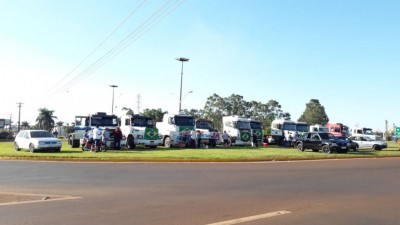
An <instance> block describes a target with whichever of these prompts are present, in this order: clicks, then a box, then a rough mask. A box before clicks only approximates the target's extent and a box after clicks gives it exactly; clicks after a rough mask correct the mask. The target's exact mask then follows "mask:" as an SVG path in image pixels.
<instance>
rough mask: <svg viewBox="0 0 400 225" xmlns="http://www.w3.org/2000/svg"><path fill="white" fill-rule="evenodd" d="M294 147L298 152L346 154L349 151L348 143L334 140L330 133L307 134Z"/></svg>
mask: <svg viewBox="0 0 400 225" xmlns="http://www.w3.org/2000/svg"><path fill="white" fill-rule="evenodd" d="M295 146H296V148H297V149H298V150H299V151H304V150H305V149H312V150H313V151H314V152H318V151H319V150H322V151H323V152H325V153H331V152H338V153H347V152H348V151H349V147H350V143H349V142H348V141H347V140H341V139H338V138H336V137H335V136H334V135H333V134H331V133H327V132H309V133H308V134H307V137H306V138H304V139H303V140H297V141H296V143H295Z"/></svg>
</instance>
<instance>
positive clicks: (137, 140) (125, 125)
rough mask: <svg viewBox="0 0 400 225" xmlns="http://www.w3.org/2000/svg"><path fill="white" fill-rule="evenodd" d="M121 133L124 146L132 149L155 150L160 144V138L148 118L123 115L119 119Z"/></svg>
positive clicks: (152, 122)
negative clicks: (124, 142)
mask: <svg viewBox="0 0 400 225" xmlns="http://www.w3.org/2000/svg"><path fill="white" fill-rule="evenodd" d="M120 127H121V131H122V134H123V135H124V136H125V137H126V145H127V147H128V148H129V149H133V148H135V147H136V145H142V146H145V147H150V148H157V146H158V145H161V144H162V140H161V136H160V135H159V133H158V129H157V128H156V127H155V125H154V120H153V118H151V117H148V116H142V115H125V116H122V117H121V125H120Z"/></svg>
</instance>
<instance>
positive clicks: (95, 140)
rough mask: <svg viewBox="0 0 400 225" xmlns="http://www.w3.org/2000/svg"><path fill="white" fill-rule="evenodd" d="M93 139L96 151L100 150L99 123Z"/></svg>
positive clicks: (94, 130)
mask: <svg viewBox="0 0 400 225" xmlns="http://www.w3.org/2000/svg"><path fill="white" fill-rule="evenodd" d="M93 139H94V146H95V151H98V150H100V140H101V130H100V128H99V125H97V126H96V128H94V129H93Z"/></svg>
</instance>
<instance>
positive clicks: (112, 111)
mask: <svg viewBox="0 0 400 225" xmlns="http://www.w3.org/2000/svg"><path fill="white" fill-rule="evenodd" d="M110 87H112V89H113V96H112V106H111V114H112V115H114V89H115V88H116V87H118V86H117V85H114V84H112V85H110Z"/></svg>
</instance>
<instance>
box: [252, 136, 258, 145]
mask: <svg viewBox="0 0 400 225" xmlns="http://www.w3.org/2000/svg"><path fill="white" fill-rule="evenodd" d="M252 145H253V147H256V148H258V140H257V135H256V134H253V143H252Z"/></svg>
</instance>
